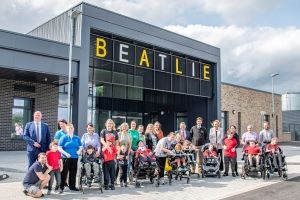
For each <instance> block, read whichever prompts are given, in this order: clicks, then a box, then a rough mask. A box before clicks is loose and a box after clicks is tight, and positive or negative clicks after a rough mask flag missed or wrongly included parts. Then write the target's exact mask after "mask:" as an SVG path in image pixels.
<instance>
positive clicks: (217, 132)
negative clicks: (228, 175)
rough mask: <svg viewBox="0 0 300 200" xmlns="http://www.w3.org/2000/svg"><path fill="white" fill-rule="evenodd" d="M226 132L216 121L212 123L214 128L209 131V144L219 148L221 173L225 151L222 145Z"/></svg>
mask: <svg viewBox="0 0 300 200" xmlns="http://www.w3.org/2000/svg"><path fill="white" fill-rule="evenodd" d="M223 138H224V132H223V129H222V128H221V127H220V121H219V120H215V121H213V123H212V128H210V131H209V142H210V143H211V144H213V145H214V146H215V147H216V148H217V154H218V155H220V158H221V162H220V168H219V170H220V171H223V151H222V144H223Z"/></svg>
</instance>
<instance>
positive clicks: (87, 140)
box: [81, 133, 100, 151]
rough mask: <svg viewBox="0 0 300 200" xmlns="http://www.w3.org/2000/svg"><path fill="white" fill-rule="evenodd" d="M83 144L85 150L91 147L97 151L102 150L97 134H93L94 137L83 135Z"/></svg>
mask: <svg viewBox="0 0 300 200" xmlns="http://www.w3.org/2000/svg"><path fill="white" fill-rule="evenodd" d="M81 143H82V147H83V149H86V148H87V147H88V146H89V145H92V146H93V147H94V148H95V150H96V151H98V150H99V149H100V138H99V135H98V134H97V133H93V135H90V134H88V133H85V134H83V136H82V137H81Z"/></svg>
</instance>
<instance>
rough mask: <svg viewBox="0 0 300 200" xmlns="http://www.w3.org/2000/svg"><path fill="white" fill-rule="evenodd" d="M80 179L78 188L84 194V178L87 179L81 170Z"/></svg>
mask: <svg viewBox="0 0 300 200" xmlns="http://www.w3.org/2000/svg"><path fill="white" fill-rule="evenodd" d="M78 179H79V180H78V189H79V191H81V192H82V194H84V186H83V185H84V179H85V177H84V176H82V172H80V177H79V178H78Z"/></svg>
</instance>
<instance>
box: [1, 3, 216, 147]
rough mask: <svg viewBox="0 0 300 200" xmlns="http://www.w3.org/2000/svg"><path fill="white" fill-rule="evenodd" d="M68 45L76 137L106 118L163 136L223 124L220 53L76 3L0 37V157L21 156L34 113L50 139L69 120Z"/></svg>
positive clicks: (169, 33)
mask: <svg viewBox="0 0 300 200" xmlns="http://www.w3.org/2000/svg"><path fill="white" fill-rule="evenodd" d="M70 13H71V17H70V15H69V14H70ZM77 15H78V16H77ZM69 33H73V34H69ZM71 35H73V37H72V36H71ZM70 41H72V44H74V47H73V48H72V50H73V55H72V62H71V65H70V66H71V69H72V71H71V72H72V73H71V81H72V91H71V92H72V109H71V110H72V122H73V123H74V124H75V128H76V130H77V133H78V134H79V135H81V134H82V133H83V132H84V131H85V126H86V123H87V122H92V123H94V124H95V125H96V130H97V131H99V130H100V129H102V128H103V126H104V122H105V120H106V119H107V118H112V119H113V120H115V122H116V123H117V124H120V123H121V122H123V121H125V120H126V121H130V120H132V119H135V120H137V121H138V123H139V124H141V123H142V124H144V125H146V124H147V123H149V122H154V121H157V120H158V121H160V122H161V124H162V125H163V130H164V132H165V134H166V133H168V132H169V131H171V130H176V129H177V126H178V122H180V121H185V122H186V123H187V125H188V127H190V126H192V125H193V124H194V123H195V118H196V117H197V116H202V117H203V118H204V119H205V125H206V126H208V125H209V124H208V123H209V122H210V121H212V120H213V119H217V118H219V117H220V116H221V112H220V110H221V104H220V86H221V84H220V49H219V48H216V47H213V46H210V45H207V44H204V43H201V42H199V41H196V40H193V39H190V38H187V37H184V36H181V35H178V34H175V33H172V32H170V31H167V30H164V29H161V28H158V27H155V26H152V25H149V24H146V23H143V22H140V21H137V20H135V19H131V18H128V17H125V16H122V15H119V14H116V13H113V12H110V11H107V10H104V9H101V8H99V7H95V6H93V5H90V4H87V3H80V4H78V5H77V6H75V7H73V8H72V9H70V10H68V11H66V12H64V13H62V14H61V15H59V16H57V17H55V18H54V19H52V20H50V21H48V22H46V23H45V24H42V25H41V26H40V27H37V28H36V29H34V30H32V31H31V32H29V33H28V34H25V35H24V34H19V33H13V32H8V31H5V30H0V87H1V88H2V95H1V99H0V102H1V104H0V112H1V117H0V138H1V143H0V150H20V149H24V147H25V144H24V141H23V140H20V138H21V135H20V134H21V133H22V131H20V129H22V128H23V126H24V124H25V123H26V122H27V121H30V120H32V114H33V112H34V111H35V110H40V111H41V112H42V113H43V119H44V121H46V122H47V123H48V124H49V125H50V128H51V132H52V133H54V132H55V131H56V129H57V127H56V122H57V120H58V119H60V118H67V114H68V112H67V110H68V109H67V108H68V106H67V105H68V100H67V99H68V98H67V97H68V78H69V68H68V66H69V62H68V61H69V45H70ZM57 105H58V106H57Z"/></svg>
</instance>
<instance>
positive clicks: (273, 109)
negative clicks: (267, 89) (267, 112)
mask: <svg viewBox="0 0 300 200" xmlns="http://www.w3.org/2000/svg"><path fill="white" fill-rule="evenodd" d="M278 75H279V74H278V73H275V74H271V78H272V118H273V127H275V116H274V113H275V105H274V77H275V76H278ZM274 131H275V132H276V137H278V133H277V131H276V130H274Z"/></svg>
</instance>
